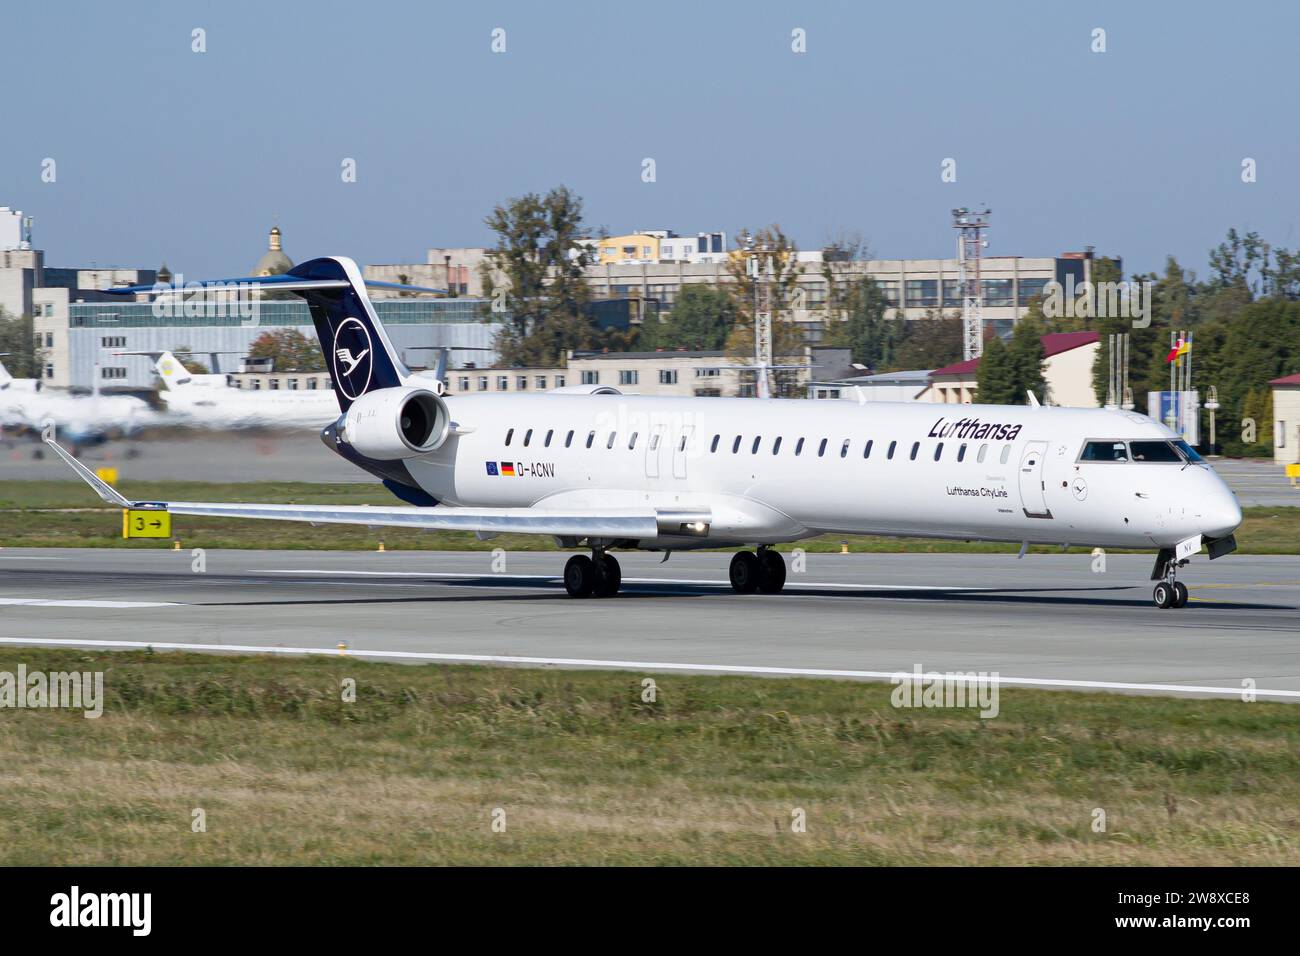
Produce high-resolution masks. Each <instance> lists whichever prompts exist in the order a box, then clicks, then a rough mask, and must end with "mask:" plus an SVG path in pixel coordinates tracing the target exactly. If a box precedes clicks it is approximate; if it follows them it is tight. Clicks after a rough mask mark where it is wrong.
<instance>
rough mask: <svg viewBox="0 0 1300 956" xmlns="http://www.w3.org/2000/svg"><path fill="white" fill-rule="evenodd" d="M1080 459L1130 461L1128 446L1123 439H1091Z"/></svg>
mask: <svg viewBox="0 0 1300 956" xmlns="http://www.w3.org/2000/svg"><path fill="white" fill-rule="evenodd" d="M1079 460H1080V461H1128V448H1127V447H1126V446H1125V444H1124V443H1123V442H1122V441H1090V442H1088V443H1087V444H1086V445H1084V446H1083V454H1082V455H1080V456H1079Z"/></svg>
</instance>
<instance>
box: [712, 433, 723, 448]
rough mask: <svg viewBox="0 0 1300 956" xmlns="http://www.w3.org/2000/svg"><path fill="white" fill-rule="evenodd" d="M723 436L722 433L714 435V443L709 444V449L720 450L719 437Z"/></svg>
mask: <svg viewBox="0 0 1300 956" xmlns="http://www.w3.org/2000/svg"><path fill="white" fill-rule="evenodd" d="M721 437H722V436H721V435H714V436H713V444H712V445H710V446H709V451H711V452H716V451H717V450H718V439H720V438H721Z"/></svg>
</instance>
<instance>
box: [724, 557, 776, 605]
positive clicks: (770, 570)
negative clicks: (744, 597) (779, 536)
mask: <svg viewBox="0 0 1300 956" xmlns="http://www.w3.org/2000/svg"><path fill="white" fill-rule="evenodd" d="M728 576H729V577H730V578H731V588H732V590H733V591H735V592H736V593H737V594H753V593H754V592H755V591H760V592H762V593H763V594H779V593H780V592H781V589H782V588H784V587H785V559H784V558H783V557H781V555H780V554H778V553H777V552H775V551H770V550H768V549H767V548H759V549H758V553H757V554H755V553H754V552H753V551H739V552H737V553H736V555H735V557H733V558H732V559H731V569H730V571H729V572H728Z"/></svg>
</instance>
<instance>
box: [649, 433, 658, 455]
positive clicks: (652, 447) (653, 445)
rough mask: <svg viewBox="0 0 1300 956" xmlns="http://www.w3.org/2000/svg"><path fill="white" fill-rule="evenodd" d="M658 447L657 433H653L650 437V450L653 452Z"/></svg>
mask: <svg viewBox="0 0 1300 956" xmlns="http://www.w3.org/2000/svg"><path fill="white" fill-rule="evenodd" d="M658 447H659V433H658V432H655V433H654V434H653V435H651V436H650V450H651V451H654V450H655V449H657V448H658Z"/></svg>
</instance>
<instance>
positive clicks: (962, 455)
mask: <svg viewBox="0 0 1300 956" xmlns="http://www.w3.org/2000/svg"><path fill="white" fill-rule="evenodd" d="M957 460H958V461H965V460H966V443H965V442H962V445H961V447H960V448H958V449H957Z"/></svg>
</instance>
